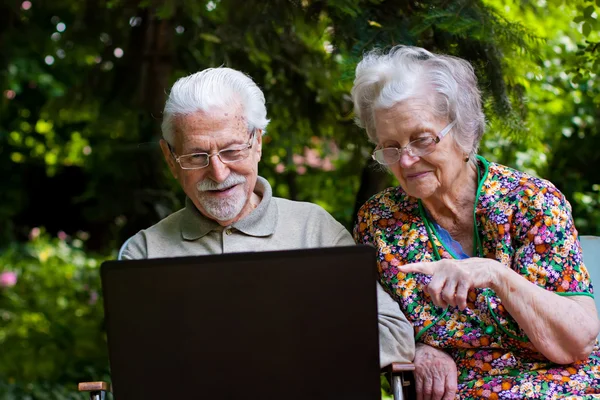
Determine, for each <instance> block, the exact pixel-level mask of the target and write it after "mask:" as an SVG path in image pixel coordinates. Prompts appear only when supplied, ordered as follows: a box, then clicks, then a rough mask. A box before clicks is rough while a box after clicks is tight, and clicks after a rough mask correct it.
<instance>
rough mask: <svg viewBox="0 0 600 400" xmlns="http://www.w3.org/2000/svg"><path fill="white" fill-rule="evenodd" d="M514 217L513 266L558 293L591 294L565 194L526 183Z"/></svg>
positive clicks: (550, 187) (528, 277) (546, 187)
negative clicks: (515, 227)
mask: <svg viewBox="0 0 600 400" xmlns="http://www.w3.org/2000/svg"><path fill="white" fill-rule="evenodd" d="M516 218H517V221H514V222H515V223H516V225H517V226H518V228H517V232H516V236H517V240H516V241H517V243H515V244H516V251H515V256H514V258H513V265H512V268H513V269H514V270H515V271H517V272H519V273H520V274H521V275H523V276H524V277H525V278H527V279H528V280H529V281H531V282H533V283H535V284H537V285H538V286H541V287H543V288H545V289H546V290H550V291H552V292H556V293H557V294H559V295H567V296H568V295H571V296H572V295H587V296H592V297H593V294H592V293H593V289H592V285H591V282H590V275H589V273H588V271H587V269H586V268H585V266H584V265H583V257H582V253H581V245H580V243H579V239H578V234H577V230H576V229H575V224H574V223H573V217H572V216H571V206H570V204H569V202H568V201H567V200H566V199H565V197H564V195H563V194H562V193H560V192H559V191H558V190H557V189H556V188H555V187H554V186H552V185H551V184H549V183H548V186H545V187H542V188H541V189H540V188H533V187H526V188H525V190H524V195H523V198H522V202H521V203H520V210H519V211H518V212H517V214H516ZM519 219H520V220H521V221H522V223H521V224H519V221H518V220H519Z"/></svg>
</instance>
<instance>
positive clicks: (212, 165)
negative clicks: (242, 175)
mask: <svg viewBox="0 0 600 400" xmlns="http://www.w3.org/2000/svg"><path fill="white" fill-rule="evenodd" d="M207 168H209V169H210V175H211V178H212V179H213V180H214V181H215V182H218V183H221V182H224V181H225V179H227V177H228V176H229V167H228V166H227V164H225V163H223V161H221V159H220V158H219V156H218V155H217V154H215V155H214V156H212V157H210V158H209V165H208V167H207Z"/></svg>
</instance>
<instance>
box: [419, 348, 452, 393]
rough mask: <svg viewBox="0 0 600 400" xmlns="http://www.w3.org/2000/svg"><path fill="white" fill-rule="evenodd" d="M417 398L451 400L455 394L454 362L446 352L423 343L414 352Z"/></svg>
mask: <svg viewBox="0 0 600 400" xmlns="http://www.w3.org/2000/svg"><path fill="white" fill-rule="evenodd" d="M414 364H415V385H416V390H417V400H451V399H454V396H456V387H457V383H458V382H457V370H456V363H455V362H454V360H453V359H452V357H450V356H449V355H448V354H447V353H446V352H444V351H443V350H439V349H436V348H434V347H431V346H428V345H426V344H423V343H419V344H417V349H416V353H415V361H414Z"/></svg>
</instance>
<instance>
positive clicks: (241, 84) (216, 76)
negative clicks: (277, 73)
mask: <svg viewBox="0 0 600 400" xmlns="http://www.w3.org/2000/svg"><path fill="white" fill-rule="evenodd" d="M239 103H241V106H242V108H243V110H244V112H245V114H246V121H247V123H248V130H249V131H253V130H254V129H261V130H262V131H263V133H264V131H265V128H266V127H267V124H268V123H269V120H268V119H267V109H266V107H265V95H264V94H263V92H262V91H261V90H260V88H259V87H258V86H257V85H256V83H254V81H253V80H252V79H251V78H250V77H248V76H247V75H245V74H244V73H242V72H240V71H236V70H234V69H231V68H226V67H219V68H208V69H205V70H203V71H200V72H196V73H195V74H192V75H189V76H186V77H183V78H180V79H178V80H177V82H175V84H174V85H173V87H172V88H171V92H170V93H169V98H168V99H167V102H166V104H165V109H164V111H163V121H162V133H163V138H164V139H165V140H166V141H167V142H168V143H169V144H171V145H173V144H174V143H173V140H174V129H173V128H174V127H173V122H174V119H175V117H177V116H179V115H189V114H193V113H195V112H198V111H205V112H206V111H208V110H210V109H214V108H222V107H228V106H231V105H232V104H239Z"/></svg>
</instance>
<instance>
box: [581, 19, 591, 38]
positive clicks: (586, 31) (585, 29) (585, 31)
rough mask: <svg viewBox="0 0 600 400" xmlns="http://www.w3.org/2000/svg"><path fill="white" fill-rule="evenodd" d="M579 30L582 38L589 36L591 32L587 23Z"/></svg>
mask: <svg viewBox="0 0 600 400" xmlns="http://www.w3.org/2000/svg"><path fill="white" fill-rule="evenodd" d="M581 29H582V32H583V36H589V34H590V32H592V26H591V25H590V23H589V22H585V23H584V24H583V27H582V28H581Z"/></svg>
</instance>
